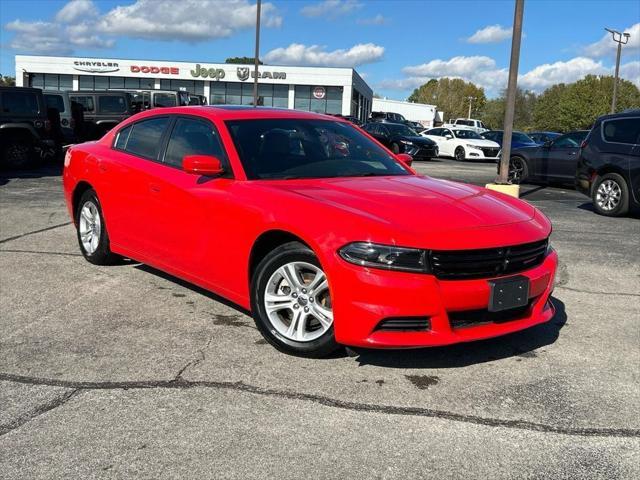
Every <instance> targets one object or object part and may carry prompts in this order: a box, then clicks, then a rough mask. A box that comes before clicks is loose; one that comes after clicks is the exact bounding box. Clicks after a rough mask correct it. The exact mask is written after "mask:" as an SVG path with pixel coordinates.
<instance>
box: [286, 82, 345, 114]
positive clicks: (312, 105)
mask: <svg viewBox="0 0 640 480" xmlns="http://www.w3.org/2000/svg"><path fill="white" fill-rule="evenodd" d="M294 108H295V109H296V110H308V111H312V112H317V113H341V112H342V87H322V86H317V87H310V86H306V85H297V86H296V89H295V100H294Z"/></svg>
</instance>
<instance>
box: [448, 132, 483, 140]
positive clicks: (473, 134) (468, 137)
mask: <svg viewBox="0 0 640 480" xmlns="http://www.w3.org/2000/svg"><path fill="white" fill-rule="evenodd" d="M453 134H454V135H455V136H456V137H458V138H464V139H466V140H484V139H483V138H482V137H481V136H480V135H478V134H477V133H476V132H474V131H473V130H454V131H453Z"/></svg>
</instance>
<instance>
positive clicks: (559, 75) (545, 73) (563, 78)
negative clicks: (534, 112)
mask: <svg viewBox="0 0 640 480" xmlns="http://www.w3.org/2000/svg"><path fill="white" fill-rule="evenodd" d="M610 74H611V69H609V68H607V67H605V66H603V65H602V63H601V62H595V61H593V60H592V59H590V58H586V57H576V58H572V59H571V60H568V61H566V62H555V63H545V64H543V65H538V66H537V67H535V68H534V69H532V70H530V71H528V72H527V73H525V74H523V75H520V76H519V78H518V85H519V86H521V87H522V88H526V89H529V90H534V91H542V90H544V89H546V88H548V87H550V86H551V85H555V84H556V83H571V82H575V81H576V80H580V79H581V78H583V77H585V76H586V75H610Z"/></svg>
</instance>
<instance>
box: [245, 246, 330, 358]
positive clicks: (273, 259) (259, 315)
mask: <svg viewBox="0 0 640 480" xmlns="http://www.w3.org/2000/svg"><path fill="white" fill-rule="evenodd" d="M290 262H306V263H310V264H312V265H315V266H316V267H318V268H321V266H320V262H318V259H317V258H316V255H315V254H314V253H313V251H312V250H311V249H310V248H309V247H307V246H306V245H303V244H302V243H299V242H289V243H286V244H284V245H281V246H279V247H277V248H275V249H274V250H272V251H271V252H269V253H268V254H267V255H266V256H265V257H264V258H263V259H262V261H260V263H259V264H258V266H257V267H256V270H255V273H254V275H253V278H252V279H251V312H252V315H253V319H254V321H255V322H256V327H257V328H258V330H259V331H260V333H261V334H262V336H263V337H264V339H265V340H266V341H267V342H269V343H270V344H271V345H273V346H274V347H275V348H277V349H278V350H280V351H281V352H284V353H287V354H291V355H296V356H299V357H307V358H323V357H326V356H328V355H330V354H332V353H333V352H335V351H336V350H338V349H339V348H340V345H339V344H338V343H336V340H335V335H334V330H333V325H331V327H329V328H328V329H327V331H326V332H325V333H324V334H322V336H320V337H319V338H317V339H315V340H311V341H304V342H300V341H295V340H291V339H289V338H286V337H285V336H283V335H282V334H280V333H279V332H278V331H277V329H276V328H275V327H274V326H273V324H272V323H271V321H270V320H269V316H268V315H267V312H266V309H265V306H264V295H265V290H266V288H267V286H268V285H267V284H268V282H269V280H270V278H271V276H272V275H273V274H274V272H275V271H276V270H278V269H279V268H280V267H282V266H283V265H286V264H287V263H290Z"/></svg>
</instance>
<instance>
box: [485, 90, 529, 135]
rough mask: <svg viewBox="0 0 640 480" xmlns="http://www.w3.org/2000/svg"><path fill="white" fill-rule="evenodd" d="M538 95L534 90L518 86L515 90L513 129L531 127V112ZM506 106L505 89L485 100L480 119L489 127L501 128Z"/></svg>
mask: <svg viewBox="0 0 640 480" xmlns="http://www.w3.org/2000/svg"><path fill="white" fill-rule="evenodd" d="M537 101H538V97H537V96H536V94H535V93H534V92H531V91H529V90H523V89H521V88H518V89H517V90H516V104H515V112H514V117H513V128H514V129H515V130H530V129H532V128H533V125H534V121H533V112H534V109H535V105H536V103H537ZM505 106H506V90H503V92H502V95H501V96H499V97H498V98H494V99H491V100H487V103H486V104H485V106H484V109H483V110H482V112H481V113H480V119H481V120H482V121H483V122H484V124H485V125H487V126H488V127H489V128H493V129H498V130H502V128H503V122H504V111H505Z"/></svg>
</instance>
